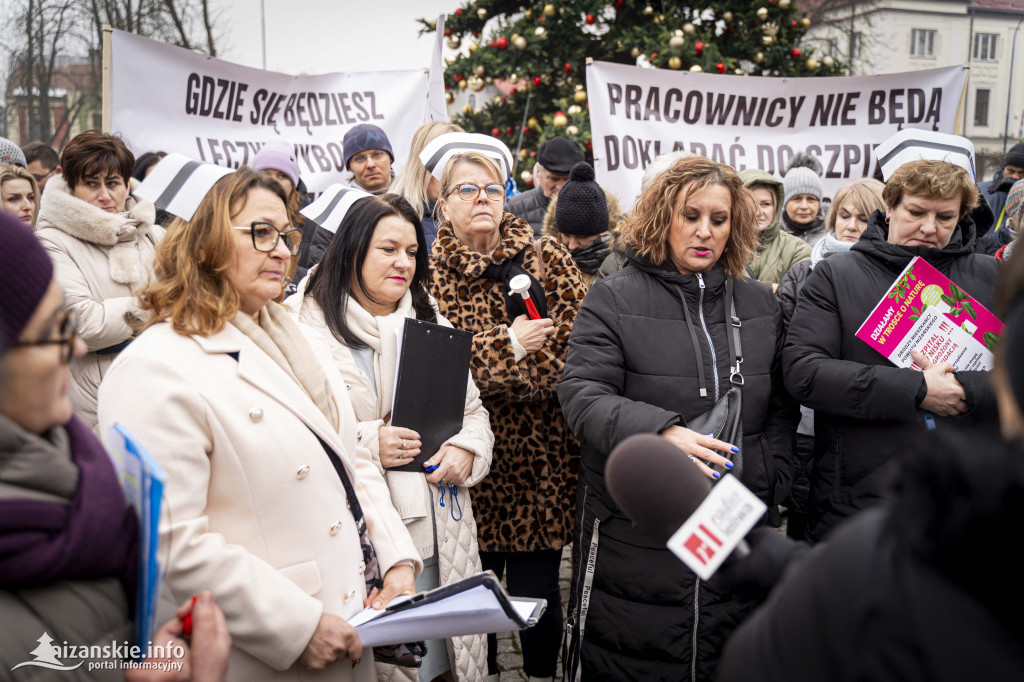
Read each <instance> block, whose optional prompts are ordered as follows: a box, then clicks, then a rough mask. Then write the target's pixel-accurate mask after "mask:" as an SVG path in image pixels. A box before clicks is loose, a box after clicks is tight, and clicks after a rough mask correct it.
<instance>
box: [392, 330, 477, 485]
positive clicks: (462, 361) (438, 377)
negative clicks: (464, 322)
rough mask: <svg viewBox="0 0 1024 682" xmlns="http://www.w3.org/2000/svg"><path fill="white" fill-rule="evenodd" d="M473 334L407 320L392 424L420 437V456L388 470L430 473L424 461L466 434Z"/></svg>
mask: <svg viewBox="0 0 1024 682" xmlns="http://www.w3.org/2000/svg"><path fill="white" fill-rule="evenodd" d="M472 351H473V333H472V332H467V331H463V330H461V329H453V328H451V327H445V326H443V325H440V324H435V323H433V322H426V321H424V320H416V319H413V318H406V320H405V326H404V327H403V331H402V339H401V348H400V350H399V353H398V366H397V367H396V368H395V391H394V398H393V400H392V404H391V425H392V426H403V427H405V428H407V429H412V430H413V431H416V432H417V433H418V434H420V442H421V443H422V447H421V448H420V454H419V455H417V456H416V459H414V460H413V461H412V462H411V463H409V464H404V465H402V466H398V467H391V468H390V469H388V470H389V471H418V472H420V473H425V471H424V469H423V463H424V462H425V461H427V460H428V459H430V458H431V457H433V456H434V455H435V454H436V453H437V451H438V450H439V449H440V448H441V446H442V445H443V444H444V442H445V441H446V440H448V439H449V438H451V437H452V436H454V435H455V434H457V433H458V432H459V431H461V430H462V421H463V417H464V415H465V412H466V384H467V382H468V381H469V360H470V355H471V354H472Z"/></svg>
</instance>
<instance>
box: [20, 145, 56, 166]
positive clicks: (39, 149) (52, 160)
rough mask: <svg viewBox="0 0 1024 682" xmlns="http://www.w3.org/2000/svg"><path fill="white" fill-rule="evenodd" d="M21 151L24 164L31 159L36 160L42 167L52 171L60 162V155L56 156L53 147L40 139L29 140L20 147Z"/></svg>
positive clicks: (30, 161) (31, 160)
mask: <svg viewBox="0 0 1024 682" xmlns="http://www.w3.org/2000/svg"><path fill="white" fill-rule="evenodd" d="M21 151H22V153H23V154H24V155H25V165H26V166H27V165H28V164H30V163H32V162H33V161H38V162H39V163H40V165H42V167H43V168H45V169H46V170H48V171H52V170H53V169H54V168H56V167H57V166H58V164H60V157H59V156H57V152H55V151H54V150H53V147H51V146H50V145H48V144H46V143H45V142H42V141H41V140H36V141H35V142H29V143H28V144H27V145H25V146H24V147H22V148H21Z"/></svg>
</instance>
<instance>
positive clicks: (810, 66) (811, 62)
mask: <svg viewBox="0 0 1024 682" xmlns="http://www.w3.org/2000/svg"><path fill="white" fill-rule="evenodd" d="M804 67H806V68H807V70H808V71H817V70H818V60H817V59H815V58H814V57H810V58H809V59H808V60H807V61H805V62H804Z"/></svg>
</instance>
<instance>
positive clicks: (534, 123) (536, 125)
mask: <svg viewBox="0 0 1024 682" xmlns="http://www.w3.org/2000/svg"><path fill="white" fill-rule="evenodd" d="M526 125H527V126H528V127H530V128H533V129H534V130H536V129H537V128H540V121H538V120H537V119H536V118H534V117H533V116H531V117H530V120H529V121H527V122H526Z"/></svg>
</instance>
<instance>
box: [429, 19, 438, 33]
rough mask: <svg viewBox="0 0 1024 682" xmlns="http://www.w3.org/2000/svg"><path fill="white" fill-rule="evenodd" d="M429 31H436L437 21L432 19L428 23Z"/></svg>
mask: <svg viewBox="0 0 1024 682" xmlns="http://www.w3.org/2000/svg"><path fill="white" fill-rule="evenodd" d="M430 30H431V31H436V30H437V19H434V20H433V21H432V22H430Z"/></svg>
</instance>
